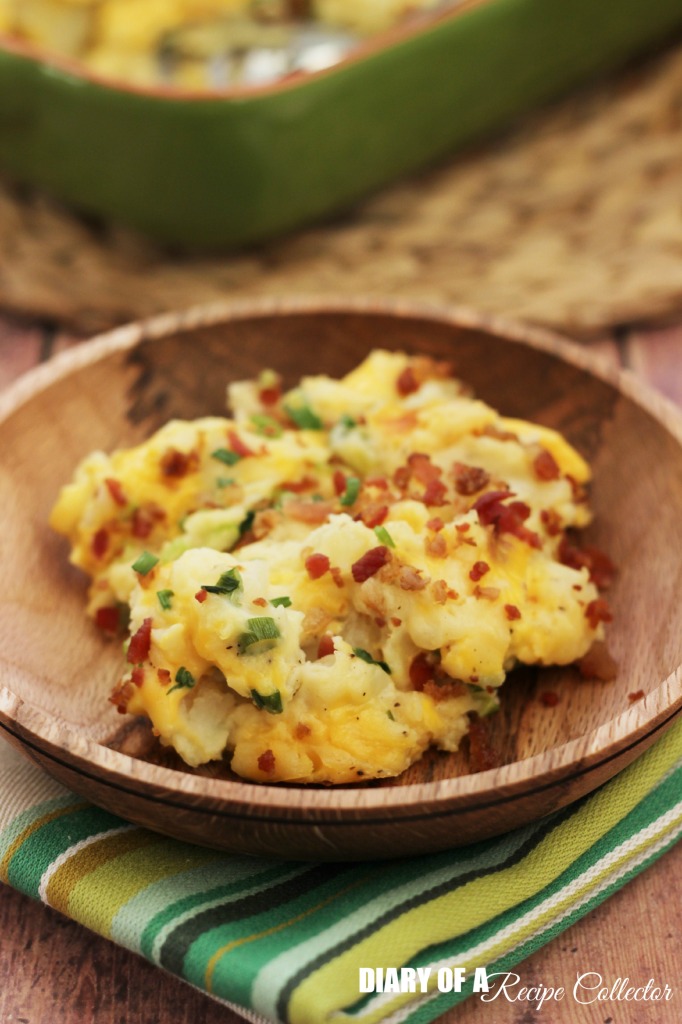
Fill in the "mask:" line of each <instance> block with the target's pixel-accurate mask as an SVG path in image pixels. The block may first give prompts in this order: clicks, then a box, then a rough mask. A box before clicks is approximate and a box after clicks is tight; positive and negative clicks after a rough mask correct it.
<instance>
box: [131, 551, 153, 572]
mask: <svg viewBox="0 0 682 1024" xmlns="http://www.w3.org/2000/svg"><path fill="white" fill-rule="evenodd" d="M157 562H158V558H157V557H156V555H150V553H149V552H148V551H143V552H142V554H141V555H139V556H138V557H137V558H136V559H135V561H134V562H133V569H134V570H135V572H139V574H140V576H146V575H147V573H148V572H151V571H152V569H153V568H154V566H155V565H156V563H157Z"/></svg>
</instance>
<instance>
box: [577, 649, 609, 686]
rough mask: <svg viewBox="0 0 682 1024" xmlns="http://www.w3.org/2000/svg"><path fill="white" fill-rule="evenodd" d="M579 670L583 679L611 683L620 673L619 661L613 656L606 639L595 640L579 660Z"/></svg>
mask: <svg viewBox="0 0 682 1024" xmlns="http://www.w3.org/2000/svg"><path fill="white" fill-rule="evenodd" d="M578 671H579V672H580V675H581V676H582V677H583V679H598V680H600V682H602V683H610V682H612V681H613V680H614V679H615V678H616V676H617V675H618V663H617V662H616V661H615V660H614V658H612V657H611V654H610V653H609V649H608V647H607V646H606V644H605V643H604V641H603V640H595V641H594V643H593V644H592V646H591V647H590V649H589V651H588V652H587V654H585V655H583V657H582V658H581V659H580V661H579V662H578Z"/></svg>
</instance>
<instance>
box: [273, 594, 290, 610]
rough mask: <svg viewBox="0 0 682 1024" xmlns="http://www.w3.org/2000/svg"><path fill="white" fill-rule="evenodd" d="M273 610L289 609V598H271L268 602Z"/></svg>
mask: <svg viewBox="0 0 682 1024" xmlns="http://www.w3.org/2000/svg"><path fill="white" fill-rule="evenodd" d="M270 604H271V605H272V607H273V608H291V598H290V597H287V596H286V595H285V596H284V597H273V598H272V600H271V601H270Z"/></svg>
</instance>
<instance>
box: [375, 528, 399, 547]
mask: <svg viewBox="0 0 682 1024" xmlns="http://www.w3.org/2000/svg"><path fill="white" fill-rule="evenodd" d="M374 532H375V533H376V535H377V538H378V539H379V540H380V541H381V543H382V544H385V545H386V547H387V548H394V547H395V541H394V540H393V537H391V535H390V533H389V532H388V530H387V529H386V527H385V526H375V527H374Z"/></svg>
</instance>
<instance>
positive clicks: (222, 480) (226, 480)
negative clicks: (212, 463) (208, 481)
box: [216, 476, 234, 490]
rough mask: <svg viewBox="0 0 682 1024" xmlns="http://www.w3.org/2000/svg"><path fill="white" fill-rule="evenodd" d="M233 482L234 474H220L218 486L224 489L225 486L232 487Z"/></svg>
mask: <svg viewBox="0 0 682 1024" xmlns="http://www.w3.org/2000/svg"><path fill="white" fill-rule="evenodd" d="M233 483H234V477H233V476H219V477H218V479H217V480H216V487H220V489H221V490H222V488H223V487H231V486H232V484H233Z"/></svg>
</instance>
